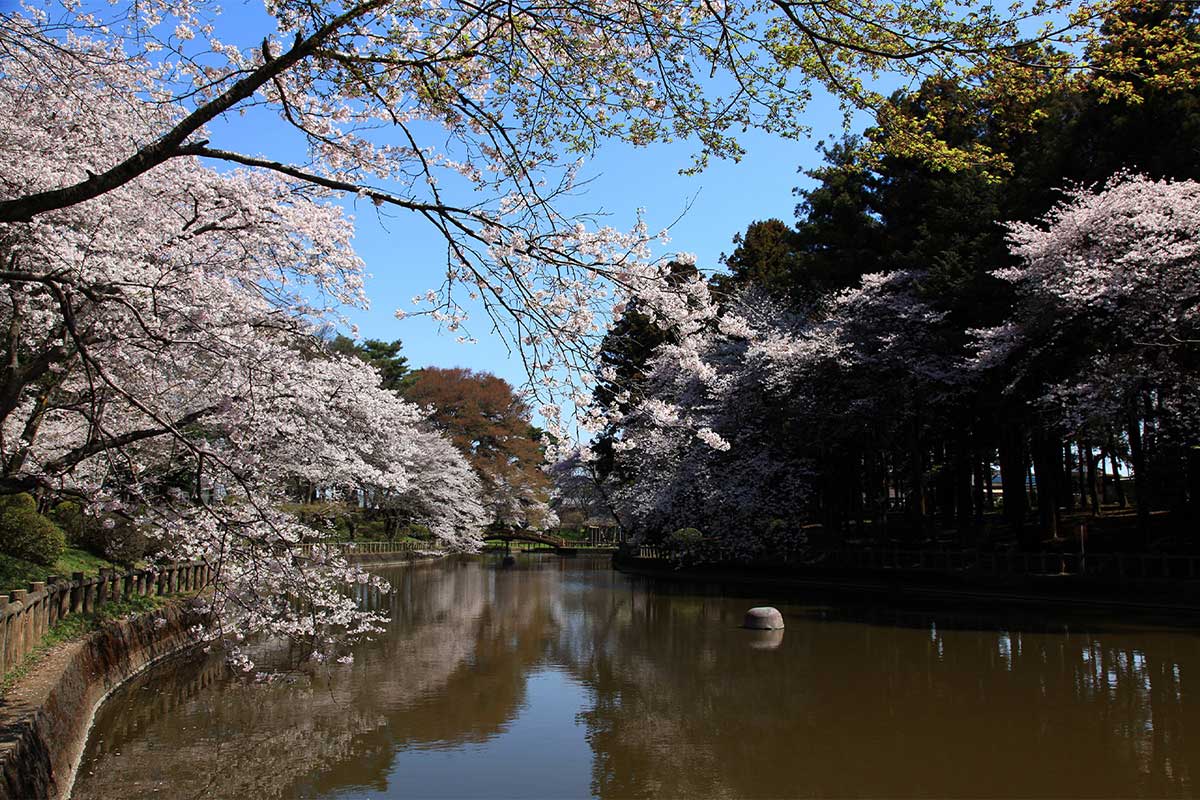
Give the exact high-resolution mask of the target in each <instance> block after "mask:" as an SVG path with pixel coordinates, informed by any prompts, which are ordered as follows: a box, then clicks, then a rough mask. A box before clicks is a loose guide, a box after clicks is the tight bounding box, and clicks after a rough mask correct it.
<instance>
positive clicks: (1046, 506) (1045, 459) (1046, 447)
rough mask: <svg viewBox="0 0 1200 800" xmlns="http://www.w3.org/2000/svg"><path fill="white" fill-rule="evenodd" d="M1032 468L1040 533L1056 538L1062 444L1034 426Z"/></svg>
mask: <svg viewBox="0 0 1200 800" xmlns="http://www.w3.org/2000/svg"><path fill="white" fill-rule="evenodd" d="M1032 449H1033V468H1034V470H1035V472H1036V475H1037V507H1038V518H1039V519H1040V521H1041V527H1042V535H1043V537H1046V538H1053V539H1057V538H1058V497H1059V494H1060V491H1059V489H1060V487H1059V486H1058V477H1059V476H1060V475H1061V474H1062V469H1061V468H1060V467H1059V464H1060V463H1062V457H1061V454H1062V445H1061V443H1060V442H1059V441H1058V440H1057V438H1056V437H1054V436H1053V435H1051V434H1050V433H1048V432H1047V431H1045V430H1043V429H1042V428H1040V427H1039V428H1036V429H1035V430H1034V434H1033V447H1032Z"/></svg>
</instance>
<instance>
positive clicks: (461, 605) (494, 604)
mask: <svg viewBox="0 0 1200 800" xmlns="http://www.w3.org/2000/svg"><path fill="white" fill-rule="evenodd" d="M380 572H381V573H382V574H383V575H385V576H386V577H387V578H388V579H389V580H390V581H391V583H392V584H393V586H394V591H393V592H391V593H390V594H388V595H383V596H371V597H368V598H365V599H366V601H367V602H373V603H382V604H384V605H385V606H386V607H388V608H389V609H390V613H391V623H390V625H389V627H388V631H387V633H386V635H383V636H380V637H379V638H377V639H376V640H374V641H371V642H366V643H364V644H362V645H361V646H360V647H359V648H358V649H357V650H356V652H355V661H354V663H353V664H349V665H338V666H333V667H324V668H320V669H317V670H315V671H312V670H309V671H304V670H301V671H294V672H292V673H290V674H289V675H288V676H287V677H286V678H284V679H282V680H278V681H275V682H272V683H260V682H255V681H254V680H252V679H248V678H246V677H244V676H240V675H234V674H232V673H230V672H229V671H228V670H226V669H225V667H224V666H223V664H222V662H221V660H220V658H219V657H216V656H211V657H207V658H204V657H199V656H192V657H186V658H178V659H175V660H172V661H169V662H166V663H163V664H159V665H157V666H155V667H153V668H152V669H150V670H149V671H147V672H146V673H144V674H142V675H141V676H139V677H137V678H136V679H134V680H133V681H131V682H130V683H128V684H126V685H124V686H123V687H121V688H120V689H119V690H118V691H117V692H115V693H114V694H113V696H112V697H111V698H110V699H109V700H108V701H106V702H105V704H104V705H103V706H102V707H101V709H100V711H99V712H98V714H97V718H96V723H95V727H94V728H93V730H92V733H91V736H90V738H89V741H88V745H87V750H86V752H85V754H84V759H83V763H82V766H81V768H80V773H79V778H78V780H77V783H76V785H75V789H74V794H73V796H74V797H75V798H77V800H85V799H88V800H90V799H91V798H115V797H122V798H137V797H171V798H185V797H230V798H232V797H246V798H274V797H311V798H350V797H354V798H359V797H369V798H401V797H411V798H434V797H480V798H533V797H553V798H573V797H588V796H596V797H609V798H626V797H669V798H676V797H696V798H720V797H881V796H888V797H944V796H956V797H997V796H1006V797H1134V796H1152V797H1166V796H1189V795H1194V794H1196V793H1197V791H1200V785H1198V784H1197V780H1198V779H1200V636H1198V635H1197V633H1196V632H1194V631H1192V630H1189V629H1187V628H1179V627H1175V628H1173V627H1168V626H1163V625H1155V624H1149V623H1126V624H1121V625H1117V624H1111V623H1107V622H1104V621H1103V620H1104V618H1103V617H1102V616H1097V615H1088V616H1084V615H1079V614H1074V615H1068V614H1050V613H1049V612H1045V611H1032V610H1016V611H1013V610H1007V611H1005V610H996V609H987V608H963V607H952V608H950V609H947V608H929V609H925V608H921V607H907V608H880V607H879V606H878V605H877V604H876V605H871V604H868V603H866V602H861V603H859V602H855V601H853V600H851V601H849V602H847V601H846V600H844V599H840V600H838V602H836V603H832V602H829V601H828V600H822V599H820V598H815V597H793V598H791V599H789V598H787V597H780V596H757V597H756V596H752V595H746V596H731V595H729V594H727V593H723V592H722V591H720V587H703V586H691V587H688V586H680V585H676V584H671V583H664V582H655V581H652V580H649V579H644V578H637V577H632V576H628V575H624V574H622V573H618V572H615V571H613V570H612V569H611V568H610V566H609V562H608V559H607V558H590V557H581V558H561V557H557V556H534V555H524V556H519V557H518V559H517V564H516V566H515V567H507V568H505V567H503V566H501V564H500V563H499V561H498V560H497V559H488V558H463V559H455V560H445V561H440V562H435V563H429V564H416V565H411V566H405V567H395V568H385V569H382V570H380ZM763 602H767V603H770V604H771V605H775V606H776V607H778V608H779V609H780V610H781V611H782V612H783V614H784V617H785V619H786V620H787V628H786V630H785V631H783V632H755V631H747V630H743V629H741V628H739V627H738V626H739V624H740V622H741V619H742V615H743V613H744V612H745V610H746V609H747V608H749V607H750V606H752V605H756V604H759V603H763ZM257 655H258V656H259V657H260V659H261V660H262V661H264V662H266V661H271V662H273V663H274V664H275V665H276V666H286V665H287V664H288V663H289V662H288V658H289V655H290V654H289V653H288V652H286V649H285V648H281V647H275V648H265V649H264V651H263V652H261V653H258V654H257Z"/></svg>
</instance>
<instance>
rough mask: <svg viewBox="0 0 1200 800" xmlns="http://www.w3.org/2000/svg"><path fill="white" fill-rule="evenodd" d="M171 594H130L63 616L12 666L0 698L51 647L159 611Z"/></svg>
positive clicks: (0, 692) (3, 684)
mask: <svg viewBox="0 0 1200 800" xmlns="http://www.w3.org/2000/svg"><path fill="white" fill-rule="evenodd" d="M169 599H170V597H157V596H155V597H130V598H128V599H125V600H119V601H117V602H115V603H105V604H104V605H102V606H100V608H98V609H96V610H95V611H93V612H91V613H88V614H70V615H68V616H66V617H63V618H62V619H60V620H59V621H58V622H56V623H54V626H53V627H51V628H50V630H48V631H46V634H45V636H43V637H42V640H41V641H40V642H38V644H37V646H36V647H35V648H33V650H31V651H30V652H29V653H28V654H27V655H26V656H25V660H24V661H22V662H21V663H20V664H18V665H17V666H15V667H13V668H12V669H10V670H9V671H8V672H7V673H6V674H5V675H4V679H3V681H0V698H2V697H4V696H5V695H6V694H8V692H9V690H10V689H12V687H13V685H14V684H16V682H17V681H19V680H21V678H24V677H25V676H26V675H28V674H29V673H30V671H31V670H32V669H33V668H34V667H36V666H37V664H38V662H39V661H41V660H42V658H43V656H45V655H46V653H48V652H49V651H50V650H52V649H54V648H55V647H57V646H58V645H60V644H63V643H65V642H73V641H75V640H77V639H81V638H83V637H84V636H87V635H88V634H89V633H91V632H92V631H97V630H100V628H102V627H104V625H106V624H107V623H109V622H112V621H113V620H117V619H123V618H125V617H129V616H131V615H134V614H146V613H149V612H151V611H157V610H158V609H160V608H162V607H163V606H164V605H166V603H167V601H168V600H169Z"/></svg>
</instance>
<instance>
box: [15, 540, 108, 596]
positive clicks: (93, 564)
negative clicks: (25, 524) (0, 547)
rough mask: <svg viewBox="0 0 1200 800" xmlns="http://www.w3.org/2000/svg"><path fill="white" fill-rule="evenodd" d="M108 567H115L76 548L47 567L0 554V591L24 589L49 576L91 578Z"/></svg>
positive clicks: (70, 548)
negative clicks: (76, 574) (72, 575)
mask: <svg viewBox="0 0 1200 800" xmlns="http://www.w3.org/2000/svg"><path fill="white" fill-rule="evenodd" d="M108 567H116V565H115V564H113V563H112V562H111V561H107V560H105V559H103V558H100V557H99V556H96V555H93V554H91V553H89V552H88V551H86V550H80V549H79V548H77V547H68V548H67V549H66V550H64V551H63V554H62V555H61V556H60V557H59V559H58V560H57V561H55V562H54V565H53V566H49V567H47V566H43V565H42V564H35V563H33V562H32V561H26V560H25V559H23V558H13V557H12V556H9V555H4V554H2V553H0V591H3V590H5V589H24V588H26V587H27V586H28V584H29V582H30V581H44V580H46V578H47V577H49V576H50V575H58V576H60V577H63V578H67V579H70V577H71V573H72V572H82V573H83V574H84V575H86V576H88V577H93V576H95V575H98V574H100V570H101V569H105V568H108Z"/></svg>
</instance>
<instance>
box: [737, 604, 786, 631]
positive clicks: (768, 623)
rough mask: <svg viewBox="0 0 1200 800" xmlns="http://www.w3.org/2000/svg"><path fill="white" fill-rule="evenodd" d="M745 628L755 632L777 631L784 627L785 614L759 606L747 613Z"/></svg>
mask: <svg viewBox="0 0 1200 800" xmlns="http://www.w3.org/2000/svg"><path fill="white" fill-rule="evenodd" d="M742 627H743V628H750V629H751V630H755V631H775V630H779V629H780V628H782V627H783V614H780V613H779V609H776V608H771V607H770V606H758V607H756V608H752V609H750V610H749V611H747V612H746V618H745V620H744V621H743V622H742Z"/></svg>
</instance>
